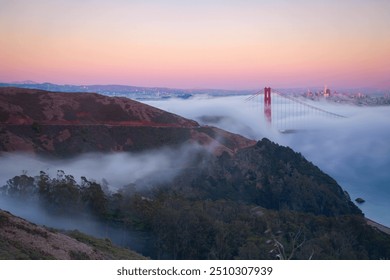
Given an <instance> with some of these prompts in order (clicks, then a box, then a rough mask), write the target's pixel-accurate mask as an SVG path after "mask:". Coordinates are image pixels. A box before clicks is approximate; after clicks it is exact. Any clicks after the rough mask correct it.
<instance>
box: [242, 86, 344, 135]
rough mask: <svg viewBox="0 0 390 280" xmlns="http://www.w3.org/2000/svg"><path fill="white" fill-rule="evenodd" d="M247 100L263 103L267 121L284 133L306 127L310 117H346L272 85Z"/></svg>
mask: <svg viewBox="0 0 390 280" xmlns="http://www.w3.org/2000/svg"><path fill="white" fill-rule="evenodd" d="M245 101H246V102H249V101H256V102H257V104H262V105H263V113H264V119H265V120H266V123H267V124H268V125H269V126H272V127H275V128H276V129H278V130H279V131H280V132H284V133H287V132H292V131H295V130H298V129H302V128H304V123H305V122H307V119H308V118H312V119H315V120H319V119H321V118H334V119H341V118H346V116H343V115H341V114H339V113H335V112H331V111H329V110H326V109H323V108H320V107H318V106H314V105H313V104H309V100H307V101H306V100H304V99H303V98H302V97H296V96H295V95H294V94H288V93H282V92H280V91H277V90H273V89H271V88H270V87H265V88H264V89H262V90H260V91H258V92H256V93H254V94H252V95H250V96H249V97H247V98H246V99H245Z"/></svg>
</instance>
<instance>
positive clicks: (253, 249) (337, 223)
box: [1, 171, 390, 259]
mask: <svg viewBox="0 0 390 280" xmlns="http://www.w3.org/2000/svg"><path fill="white" fill-rule="evenodd" d="M189 191H190V190H189V189H186V191H185V192H184V191H180V190H179V189H177V188H156V189H154V190H153V191H151V192H148V193H147V194H146V193H144V192H139V191H137V189H136V186H135V185H128V186H125V187H123V188H121V189H120V190H119V191H117V192H110V191H108V189H107V187H106V186H105V185H103V186H102V185H101V184H99V183H97V182H94V181H89V180H87V179H86V178H85V177H82V178H81V180H80V182H79V183H78V182H76V180H75V179H74V177H73V176H71V175H67V174H65V173H64V172H63V171H58V173H57V176H56V177H54V178H51V177H50V176H49V175H48V174H46V173H44V172H41V173H40V174H39V175H38V176H36V177H31V176H28V175H27V174H22V175H19V176H15V177H14V178H12V179H10V180H9V181H8V182H7V184H6V185H5V186H3V187H2V188H1V194H2V195H4V196H11V197H13V198H17V199H21V200H26V199H27V200H31V199H34V200H37V201H38V202H39V203H41V204H42V205H43V206H44V207H45V209H47V211H49V212H51V213H53V214H57V215H65V214H66V215H78V214H79V213H80V211H88V212H89V213H92V214H93V215H94V216H95V217H97V218H98V219H100V220H102V221H104V222H105V223H108V224H112V225H116V226H118V227H121V228H122V229H123V232H124V233H126V232H130V231H131V232H138V233H139V234H140V235H143V236H145V243H147V244H148V246H145V247H144V249H143V251H142V252H141V253H143V254H144V255H146V256H150V257H152V258H156V259H369V258H377V259H378V258H388V257H389V256H390V238H389V236H387V235H385V234H382V233H380V232H377V231H375V230H374V229H372V228H370V227H369V226H367V225H366V223H365V220H364V218H363V217H362V216H361V215H355V214H349V215H339V216H326V215H315V214H313V213H304V212H299V211H293V210H273V209H266V208H264V207H261V206H258V205H256V204H253V203H249V202H245V201H242V200H236V201H235V200H233V199H225V198H215V199H210V198H205V197H204V196H202V197H201V198H200V197H197V196H193V195H191V194H190V193H189ZM195 192H196V190H194V193H195Z"/></svg>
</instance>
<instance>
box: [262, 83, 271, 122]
mask: <svg viewBox="0 0 390 280" xmlns="http://www.w3.org/2000/svg"><path fill="white" fill-rule="evenodd" d="M264 116H265V119H266V120H267V122H268V123H269V124H271V120H272V118H271V88H270V87H265V88H264Z"/></svg>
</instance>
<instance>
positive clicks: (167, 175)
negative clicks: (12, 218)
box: [0, 144, 212, 253]
mask: <svg viewBox="0 0 390 280" xmlns="http://www.w3.org/2000/svg"><path fill="white" fill-rule="evenodd" d="M211 148H212V147H200V146H198V145H196V144H184V145H182V146H181V147H180V148H178V149H172V148H161V149H157V150H150V151H147V152H138V153H124V152H122V153H115V154H98V153H95V154H86V155H82V156H79V157H76V158H73V159H69V160H52V159H51V160H49V159H47V158H42V157H37V156H31V155H26V154H15V153H9V154H3V155H2V156H1V157H0V166H1V168H0V187H1V186H4V185H5V184H6V182H7V180H9V179H11V178H13V177H14V176H16V175H21V174H26V175H28V176H32V177H34V176H38V175H39V172H40V171H44V172H45V173H47V174H48V175H50V177H52V178H55V177H56V176H57V171H58V170H62V171H64V172H65V174H69V175H73V176H74V178H75V180H76V181H77V182H79V183H80V181H81V179H80V178H81V176H85V177H86V178H87V179H88V180H89V181H96V182H98V183H103V184H105V185H106V184H108V189H109V191H111V192H115V191H117V190H118V189H120V188H121V187H123V186H125V185H128V184H135V185H136V188H137V189H138V190H141V191H142V190H148V189H149V188H150V187H151V186H156V185H158V184H161V183H169V182H170V181H171V180H173V179H174V178H175V176H177V175H179V173H180V171H181V170H182V168H185V167H186V166H187V165H188V164H191V161H192V159H193V158H194V155H195V154H196V153H197V152H200V151H205V150H207V151H210V150H209V149H211ZM0 209H2V210H6V211H9V212H10V213H12V214H13V215H16V216H19V217H22V218H24V219H27V220H28V221H30V222H33V223H36V224H39V225H45V226H48V227H53V228H57V229H64V230H74V229H78V230H79V231H81V232H84V233H87V234H91V235H93V236H96V237H100V238H106V237H107V238H110V239H111V240H112V241H113V242H114V243H116V244H118V245H121V246H129V247H130V248H131V249H133V250H136V251H138V252H143V253H147V252H145V250H147V249H145V248H147V247H148V246H149V245H148V244H145V236H144V237H142V236H140V235H139V233H135V232H129V231H128V230H124V229H122V228H118V227H113V226H108V225H107V224H103V223H102V222H100V221H98V220H96V219H95V218H94V217H93V216H92V215H89V214H88V213H79V215H77V216H75V215H61V216H58V215H51V214H50V213H49V211H48V210H47V209H45V208H44V207H43V206H41V205H40V203H39V202H38V201H37V200H34V199H32V200H29V201H25V200H23V201H20V200H17V199H12V198H9V197H3V196H1V195H0Z"/></svg>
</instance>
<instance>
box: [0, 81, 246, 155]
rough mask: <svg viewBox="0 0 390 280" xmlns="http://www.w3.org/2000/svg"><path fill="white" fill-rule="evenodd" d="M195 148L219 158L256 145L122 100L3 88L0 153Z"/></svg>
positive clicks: (0, 110) (79, 94)
mask: <svg viewBox="0 0 390 280" xmlns="http://www.w3.org/2000/svg"><path fill="white" fill-rule="evenodd" d="M194 142H195V143H199V144H201V145H211V146H213V147H214V148H215V152H216V153H217V154H220V153H222V152H223V151H227V152H229V153H233V152H235V151H236V150H238V149H239V148H242V147H247V146H250V145H253V144H254V141H252V140H249V139H246V138H244V137H242V136H239V135H236V134H232V133H228V132H224V131H222V130H220V129H217V128H214V127H201V126H199V124H198V123H197V122H195V121H192V120H189V119H185V118H183V117H180V116H177V115H175V114H171V113H168V112H165V111H162V110H160V109H157V108H154V107H151V106H148V105H145V104H142V103H140V102H137V101H134V100H131V99H128V98H124V97H107V96H103V95H99V94H95V93H63V92H48V91H43V90H34V89H21V88H7V87H6V88H0V151H5V152H12V151H23V152H30V153H36V154H41V155H50V156H57V157H69V156H72V155H77V154H79V153H86V152H96V151H99V152H112V151H139V150H145V149H150V148H154V149H155V148H158V147H162V146H178V145H182V144H183V143H194Z"/></svg>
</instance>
